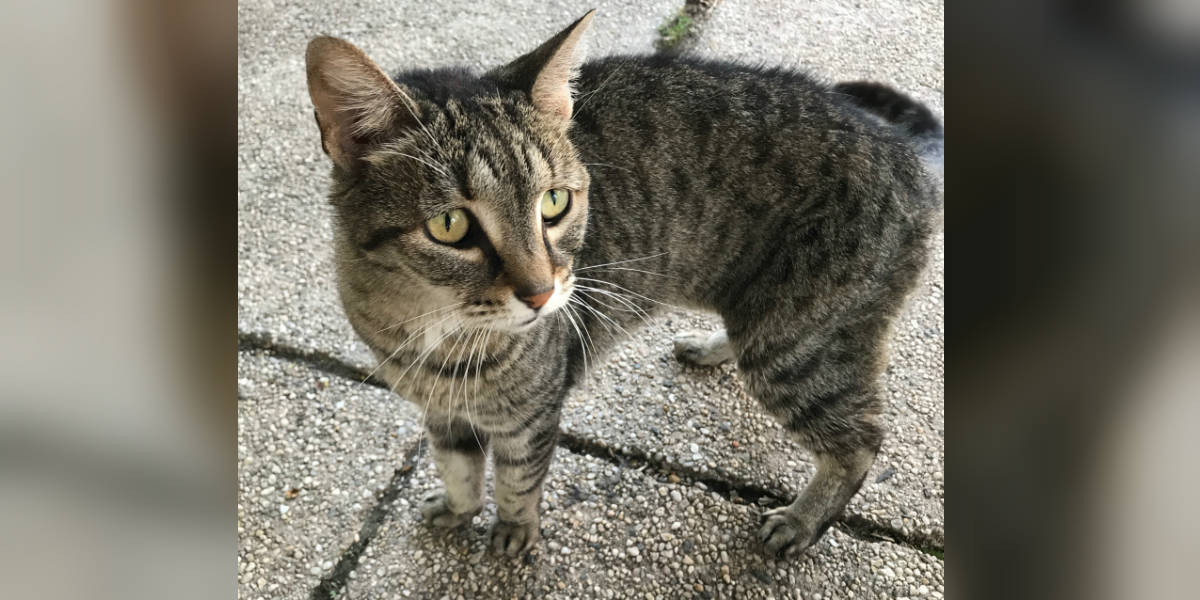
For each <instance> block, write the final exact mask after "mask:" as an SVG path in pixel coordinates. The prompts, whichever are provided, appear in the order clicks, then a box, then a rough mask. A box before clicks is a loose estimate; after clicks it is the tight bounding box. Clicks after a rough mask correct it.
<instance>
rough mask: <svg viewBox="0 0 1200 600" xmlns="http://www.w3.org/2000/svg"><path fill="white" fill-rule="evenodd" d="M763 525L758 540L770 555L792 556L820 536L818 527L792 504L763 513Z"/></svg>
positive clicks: (779, 556) (778, 556) (777, 556)
mask: <svg viewBox="0 0 1200 600" xmlns="http://www.w3.org/2000/svg"><path fill="white" fill-rule="evenodd" d="M763 517H764V518H765V520H764V522H763V526H762V528H761V529H759V530H758V541H759V542H761V543H762V548H763V551H764V552H765V553H766V554H767V555H768V556H773V557H776V558H790V557H792V556H795V555H797V554H799V553H800V552H802V551H803V550H804V549H805V548H807V547H809V546H811V545H812V543H813V542H815V541H816V539H815V538H817V537H820V536H819V535H818V533H817V528H816V527H814V526H813V525H812V524H811V523H808V522H807V520H806V519H805V518H803V517H801V516H800V515H797V514H796V512H795V511H794V510H793V509H792V507H790V506H784V507H782V508H776V509H774V510H769V511H767V512H766V513H764V514H763Z"/></svg>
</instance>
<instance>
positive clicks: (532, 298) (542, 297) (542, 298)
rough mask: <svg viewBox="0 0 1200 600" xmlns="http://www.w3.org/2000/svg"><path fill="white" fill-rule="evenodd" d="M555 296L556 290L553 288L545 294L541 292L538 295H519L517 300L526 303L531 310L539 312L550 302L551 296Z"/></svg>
mask: <svg viewBox="0 0 1200 600" xmlns="http://www.w3.org/2000/svg"><path fill="white" fill-rule="evenodd" d="M553 295H554V288H553V287H551V288H550V289H548V290H546V291H544V292H539V293H536V294H528V295H524V294H521V293H517V298H519V299H520V300H521V302H524V303H525V305H526V306H528V307H529V308H532V309H534V310H537V309H539V308H541V307H542V306H543V305H545V304H546V303H547V302H549V301H550V296H553Z"/></svg>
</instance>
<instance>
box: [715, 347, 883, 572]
mask: <svg viewBox="0 0 1200 600" xmlns="http://www.w3.org/2000/svg"><path fill="white" fill-rule="evenodd" d="M853 337H854V336H851V335H846V334H842V335H837V336H834V337H832V338H829V339H824V340H816V339H814V338H813V337H808V338H807V339H803V340H799V341H797V342H795V343H788V342H785V341H782V340H779V339H774V340H770V341H767V342H765V343H749V344H745V345H739V348H741V349H742V350H741V353H740V355H739V357H738V370H739V372H740V374H741V376H742V379H743V381H745V382H746V388H747V391H749V392H750V395H752V396H754V397H755V398H756V399H757V400H758V401H759V403H761V404H762V405H763V407H764V408H766V409H767V411H768V412H770V413H771V414H772V415H773V416H775V417H776V419H778V420H779V422H780V423H782V424H783V426H784V428H786V429H787V430H788V432H789V433H790V434H791V435H792V436H793V437H794V438H795V439H796V440H797V441H799V442H800V444H801V445H803V446H804V447H805V448H806V449H808V450H809V451H810V452H812V453H813V454H814V456H815V458H816V464H817V473H816V475H815V476H814V477H813V478H812V480H811V481H810V482H809V483H808V485H807V486H806V487H805V488H804V490H803V491H802V492H801V493H800V496H799V497H798V498H796V500H795V501H794V502H792V503H791V504H790V505H788V506H785V507H782V508H778V509H775V510H772V511H769V512H768V513H766V514H765V515H764V517H765V521H764V523H763V525H762V528H761V529H760V530H759V535H758V538H759V541H760V542H762V545H763V549H764V550H765V551H766V552H767V553H768V554H771V555H775V556H780V557H783V556H789V555H793V554H796V553H798V552H800V551H802V550H804V549H805V548H807V547H809V546H811V545H812V544H813V543H815V542H816V541H817V540H819V539H820V538H821V536H822V535H823V534H824V533H825V531H826V530H827V529H828V528H829V526H830V525H832V524H833V522H834V521H835V520H836V519H837V518H838V516H839V515H841V513H842V511H843V510H844V509H845V507H846V504H847V503H848V502H849V501H850V498H851V497H853V496H854V494H855V493H856V492H857V491H858V489H859V488H860V487H861V486H862V483H863V479H864V478H865V477H866V475H867V471H868V470H870V468H871V465H872V463H873V462H874V460H875V455H876V453H877V452H878V451H879V446H880V443H881V442H882V440H883V430H882V428H881V427H880V426H879V424H878V422H877V417H878V414H879V411H880V402H879V398H878V395H877V392H876V390H875V383H874V380H875V379H874V378H875V375H876V370H877V369H876V367H875V365H876V364H878V362H877V360H876V358H875V352H874V351H872V350H870V349H869V348H868V349H861V347H859V346H857V344H856V343H855V342H852V341H850V340H852V339H853Z"/></svg>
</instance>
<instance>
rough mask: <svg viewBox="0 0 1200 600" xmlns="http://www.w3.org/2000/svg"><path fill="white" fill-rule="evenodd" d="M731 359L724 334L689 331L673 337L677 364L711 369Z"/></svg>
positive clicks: (731, 355)
mask: <svg viewBox="0 0 1200 600" xmlns="http://www.w3.org/2000/svg"><path fill="white" fill-rule="evenodd" d="M732 358H733V353H732V352H730V350H729V341H728V340H727V339H726V338H725V335H724V332H717V333H708V332H705V331H689V332H686V333H681V334H679V335H677V336H675V359H676V360H678V361H679V362H683V363H688V364H691V365H699V366H703V367H711V366H715V365H719V364H721V363H723V362H725V361H727V360H730V359H732Z"/></svg>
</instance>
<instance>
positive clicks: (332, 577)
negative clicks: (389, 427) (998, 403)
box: [238, 331, 945, 600]
mask: <svg viewBox="0 0 1200 600" xmlns="http://www.w3.org/2000/svg"><path fill="white" fill-rule="evenodd" d="M250 351H262V352H267V353H269V354H270V355H272V356H273V357H275V358H279V359H282V360H287V361H291V362H297V363H302V364H305V365H307V366H309V367H311V368H313V369H315V370H318V371H322V372H324V373H327V374H329V375H334V376H337V377H341V378H343V379H349V380H351V381H357V382H360V383H365V384H367V385H371V386H374V387H378V388H381V389H385V390H389V391H390V386H388V384H387V383H385V382H383V381H381V380H379V379H376V378H374V377H368V376H367V373H366V372H364V371H363V370H362V369H360V368H358V367H355V366H353V365H350V364H348V363H346V362H345V361H343V360H341V359H339V358H337V357H335V356H333V355H332V354H328V353H325V352H321V351H317V350H303V349H300V348H296V347H294V346H289V345H287V344H282V343H279V342H276V341H274V340H273V339H272V338H271V336H269V335H266V334H262V333H243V332H240V331H239V332H238V352H250ZM424 445H425V438H424V436H422V437H421V439H419V440H418V441H417V442H416V443H415V444H413V446H412V448H410V449H409V450H408V452H407V453H406V455H405V459H404V463H403V465H402V466H401V467H400V468H399V469H397V470H396V471H395V472H394V473H393V475H392V480H391V481H390V482H389V483H388V485H387V487H386V488H384V491H383V492H382V493H381V494H380V496H379V500H378V501H377V502H376V503H375V506H373V507H372V508H371V511H370V513H369V514H368V516H367V519H366V521H365V522H364V523H363V525H362V527H361V529H360V531H359V537H358V540H357V541H355V542H354V543H353V544H351V545H350V547H348V548H347V549H346V550H345V551H343V552H342V554H341V556H340V558H339V559H338V563H337V565H336V566H335V567H334V569H333V571H332V572H331V573H330V574H329V575H327V576H326V577H325V578H323V579H322V580H321V583H320V584H319V585H318V586H317V588H316V589H315V590H313V592H312V595H311V596H310V598H311V599H312V600H325V599H332V598H335V597H336V595H337V594H338V593H339V592H338V590H340V589H341V588H342V587H343V586H344V585H345V582H346V578H347V577H348V576H349V573H350V571H351V570H353V569H354V568H355V567H356V566H358V560H359V557H360V556H361V555H362V553H363V551H364V550H365V549H366V547H367V546H368V545H369V544H370V542H371V540H372V539H373V538H374V536H375V534H376V532H378V530H379V527H380V525H381V524H382V523H383V522H384V520H386V519H387V518H388V516H389V512H390V511H389V508H388V507H389V506H390V505H391V503H392V502H394V501H395V499H396V497H397V496H398V495H399V493H400V491H401V490H402V489H403V487H402V486H403V485H404V483H406V482H407V481H408V479H409V477H410V476H411V475H412V472H413V467H414V466H415V464H416V461H417V460H418V458H419V457H420V454H421V451H422V450H423V448H424ZM558 445H559V446H560V447H562V448H563V449H565V450H567V451H568V452H571V453H573V454H577V455H583V456H590V457H592V458H596V459H599V460H603V461H605V462H608V463H610V464H614V465H617V466H618V467H621V468H629V469H638V468H642V467H648V468H651V469H653V470H654V471H655V474H656V475H658V476H659V478H660V480H664V481H667V482H668V483H670V484H672V485H690V486H697V487H702V489H705V490H709V491H712V492H715V493H716V494H717V495H719V496H721V497H722V498H725V499H726V500H728V501H730V502H734V503H740V504H750V505H757V506H759V507H761V508H764V509H765V508H774V507H778V506H783V505H785V504H787V503H788V502H787V500H786V498H787V496H788V494H785V493H784V492H782V491H780V490H775V489H768V488H764V487H762V486H759V485H757V484H754V483H751V482H749V481H746V480H744V479H740V478H733V477H729V476H728V475H720V476H719V475H717V474H713V473H709V472H706V471H703V470H699V469H694V468H691V467H686V466H683V465H677V464H671V463H669V462H666V461H661V460H655V459H654V458H652V457H650V456H649V455H648V454H647V453H646V452H644V451H642V450H639V449H636V448H634V449H623V448H621V449H619V448H614V447H612V446H609V445H608V444H606V443H604V442H603V441H599V440H594V439H589V438H586V437H583V436H579V435H576V434H573V433H570V432H567V431H561V432H560V434H559V442H558ZM672 474H674V475H675V476H676V477H678V478H679V481H678V482H675V481H671V480H670V479H669V478H670V476H671V475H672ZM834 526H835V527H837V528H838V529H839V530H841V531H842V532H844V533H846V534H847V535H849V536H851V537H853V538H855V539H858V540H861V541H865V542H870V543H878V542H889V543H893V544H898V545H901V546H907V547H909V548H912V549H914V550H918V551H920V552H924V553H925V554H929V555H931V556H934V557H937V558H938V559H940V560H945V558H944V556H945V548H944V544H943V543H941V542H940V541H938V540H937V539H935V538H933V537H932V536H930V535H928V534H924V533H904V532H902V531H898V530H896V529H895V528H893V527H891V526H889V525H886V524H882V523H878V522H875V521H872V520H870V519H868V518H866V517H864V516H862V515H858V514H852V513H844V514H843V515H842V516H841V517H840V518H838V520H837V521H836V522H835V523H834Z"/></svg>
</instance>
